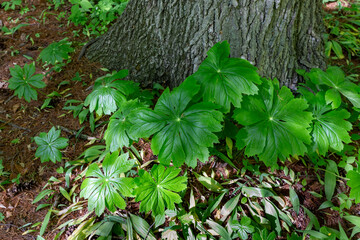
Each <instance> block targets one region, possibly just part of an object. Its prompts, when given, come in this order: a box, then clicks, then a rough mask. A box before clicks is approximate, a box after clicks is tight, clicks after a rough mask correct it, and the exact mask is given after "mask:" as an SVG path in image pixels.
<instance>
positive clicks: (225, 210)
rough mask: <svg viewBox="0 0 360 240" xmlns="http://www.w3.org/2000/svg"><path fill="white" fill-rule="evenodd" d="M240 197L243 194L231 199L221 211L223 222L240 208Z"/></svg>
mask: <svg viewBox="0 0 360 240" xmlns="http://www.w3.org/2000/svg"><path fill="white" fill-rule="evenodd" d="M240 196H241V194H238V195H237V196H236V197H233V198H231V199H230V200H229V201H227V202H226V203H225V204H224V206H223V207H222V208H221V210H220V214H221V221H225V220H226V218H227V217H228V216H229V215H230V214H231V213H232V211H233V210H234V209H235V208H236V207H237V206H238V203H239V199H240Z"/></svg>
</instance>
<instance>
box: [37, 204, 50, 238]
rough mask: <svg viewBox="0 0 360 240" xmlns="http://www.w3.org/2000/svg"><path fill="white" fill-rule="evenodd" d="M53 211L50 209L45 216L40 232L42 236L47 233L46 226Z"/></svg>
mask: <svg viewBox="0 0 360 240" xmlns="http://www.w3.org/2000/svg"><path fill="white" fill-rule="evenodd" d="M51 213H52V210H51V209H49V211H48V212H47V214H46V215H45V217H44V220H43V222H42V225H41V228H40V233H39V234H40V236H42V235H43V234H44V233H45V230H46V227H47V225H48V224H49V221H50V217H51Z"/></svg>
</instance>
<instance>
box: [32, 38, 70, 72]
mask: <svg viewBox="0 0 360 240" xmlns="http://www.w3.org/2000/svg"><path fill="white" fill-rule="evenodd" d="M71 44H72V42H69V41H67V38H65V39H63V40H61V41H59V42H53V43H51V44H50V45H49V46H47V47H46V48H45V49H44V50H42V51H41V53H40V54H39V59H41V61H42V62H43V63H47V64H51V65H55V64H56V63H61V62H63V61H64V60H67V59H69V58H70V56H69V53H71V52H73V51H74V48H72V47H71Z"/></svg>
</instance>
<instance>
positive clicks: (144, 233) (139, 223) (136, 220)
mask: <svg viewBox="0 0 360 240" xmlns="http://www.w3.org/2000/svg"><path fill="white" fill-rule="evenodd" d="M130 219H131V222H132V225H133V227H134V229H135V231H136V232H137V233H138V234H139V235H140V236H141V237H143V238H145V237H147V238H146V239H149V240H155V239H156V238H155V236H154V234H153V233H152V232H151V231H150V225H149V224H148V223H147V222H146V221H145V220H144V219H142V218H141V217H139V216H136V215H134V214H131V213H130Z"/></svg>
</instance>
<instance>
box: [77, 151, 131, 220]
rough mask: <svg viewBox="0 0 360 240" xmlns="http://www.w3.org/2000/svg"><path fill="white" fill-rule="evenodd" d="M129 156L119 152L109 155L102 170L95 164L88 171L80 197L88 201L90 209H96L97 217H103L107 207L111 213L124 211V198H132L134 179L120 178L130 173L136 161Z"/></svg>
mask: <svg viewBox="0 0 360 240" xmlns="http://www.w3.org/2000/svg"><path fill="white" fill-rule="evenodd" d="M128 158H129V154H128V153H126V154H122V155H121V156H119V152H114V153H112V154H110V153H108V154H107V155H106V157H105V159H104V161H103V164H102V170H100V168H99V165H98V164H97V163H93V164H91V165H90V166H89V168H88V170H87V171H86V177H87V178H86V179H85V180H84V181H83V183H82V184H81V189H82V190H81V193H80V196H81V197H84V198H86V199H88V209H89V211H92V210H93V209H95V213H96V215H98V216H99V215H101V214H102V213H103V212H104V210H105V207H106V208H107V209H109V210H110V211H111V212H114V211H115V210H116V207H118V208H121V209H124V208H125V207H126V203H125V201H124V199H123V198H122V196H121V195H120V193H121V194H122V195H123V196H126V197H131V196H132V194H131V192H132V189H133V187H134V181H133V179H132V178H126V177H120V173H126V172H127V171H129V170H130V169H131V168H132V167H133V166H134V163H135V160H128Z"/></svg>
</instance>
